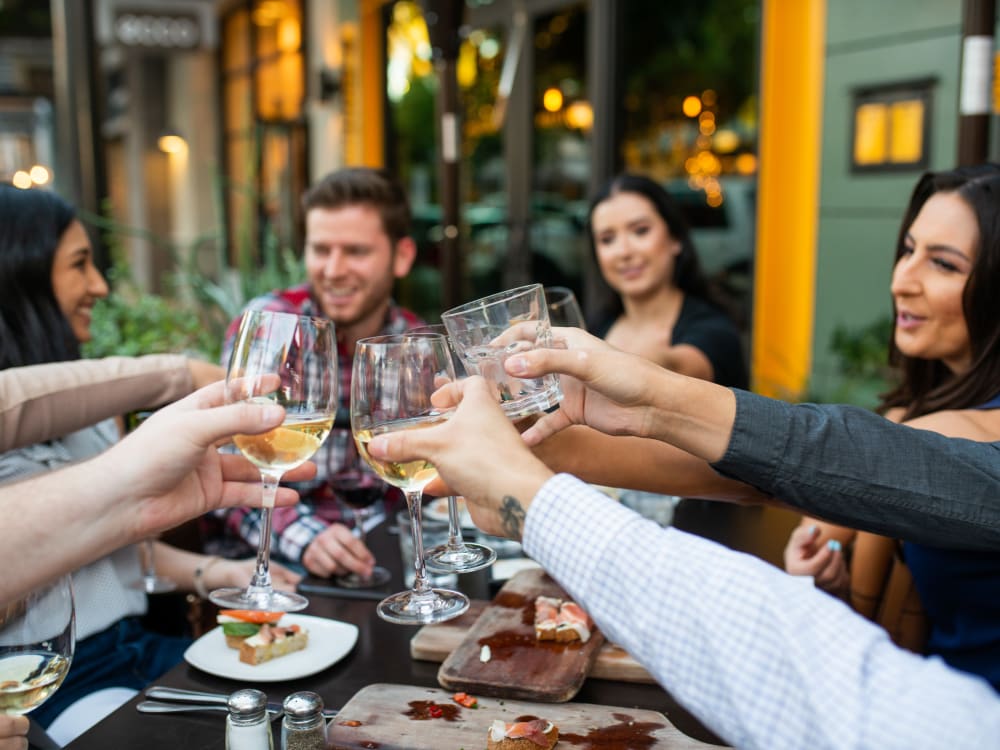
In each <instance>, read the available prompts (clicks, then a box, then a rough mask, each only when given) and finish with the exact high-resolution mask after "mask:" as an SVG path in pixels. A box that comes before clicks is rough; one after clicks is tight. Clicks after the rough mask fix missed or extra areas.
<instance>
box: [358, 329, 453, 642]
mask: <svg viewBox="0 0 1000 750" xmlns="http://www.w3.org/2000/svg"><path fill="white" fill-rule="evenodd" d="M454 379H455V368H454V365H453V364H452V360H451V352H450V350H449V349H448V340H447V339H446V338H445V337H444V336H441V335H439V334H435V333H414V334H398V335H391V336H375V337H373V338H367V339H361V340H360V341H358V344H357V349H356V350H355V353H354V372H353V373H352V382H351V429H352V430H353V432H354V439H355V440H356V441H357V444H358V450H359V452H360V453H361V456H362V458H364V459H365V461H367V462H368V465H369V466H371V467H372V468H373V469H374V470H375V471H376V472H377V473H378V475H379V476H380V477H382V478H383V479H384V480H385V481H387V482H388V483H389V484H392V485H394V486H396V487H399V488H400V489H401V490H403V493H404V494H405V495H406V506H407V509H408V510H409V514H410V533H411V534H412V535H413V552H414V555H413V556H414V560H413V568H414V580H413V588H412V589H411V590H409V591H402V592H400V593H398V594H393V595H392V596H390V597H388V598H386V599H383V600H382V601H381V602H380V603H379V605H378V614H379V616H380V617H382V619H384V620H388V621H389V622H396V623H401V624H407V625H409V624H412V625H417V624H421V625H423V624H427V623H435V622H444V621H445V620H450V619H452V618H453V617H458V616H459V615H460V614H462V613H463V612H465V610H467V609H468V608H469V598H468V597H467V596H465V595H464V594H461V593H459V592H457V591H447V590H445V589H435V588H431V585H430V582H429V581H428V580H427V573H426V569H425V567H424V545H423V538H422V536H421V533H420V530H421V512H422V510H421V507H420V500H421V496H422V495H423V491H424V487H425V486H427V484H428V483H429V482H430V481H431V480H432V479H434V478H435V477H436V476H437V469H435V468H434V465H433V464H431V463H430V462H428V461H425V460H423V459H419V460H416V461H405V462H396V461H380V460H378V459H375V458H373V457H372V456H371V454H369V453H368V443H369V442H371V440H372V439H373V438H375V437H377V436H378V435H383V434H385V433H387V432H395V431H397V430H415V429H419V428H422V427H431V426H433V425H436V424H440V423H441V421H442V420H444V419H447V417H448V414H447V413H443V412H442V411H441V410H440V409H438V408H436V407H435V406H434V405H433V404H432V403H431V396H432V394H433V393H434V392H435V391H436V390H437V389H438V388H439V387H440V386H441V385H443V384H445V383H447V382H448V381H450V380H454Z"/></svg>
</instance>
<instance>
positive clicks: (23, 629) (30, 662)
mask: <svg viewBox="0 0 1000 750" xmlns="http://www.w3.org/2000/svg"><path fill="white" fill-rule="evenodd" d="M75 645H76V618H75V610H74V607H73V585H72V582H71V579H70V577H69V576H68V575H65V576H63V577H61V578H58V579H56V580H55V581H54V582H52V583H50V584H48V585H46V586H41V587H39V588H37V589H35V590H34V591H32V592H31V593H30V594H28V595H27V596H25V597H24V598H23V599H18V600H17V601H15V602H12V603H10V604H8V605H6V606H3V607H0V713H4V714H8V715H20V714H26V713H28V712H29V711H31V710H32V709H35V708H38V706H40V705H42V703H44V702H45V701H46V700H48V698H49V696H51V695H52V694H53V693H54V692H55V691H56V690H58V689H59V686H60V685H62V682H63V680H64V679H65V678H66V674H67V673H68V672H69V666H70V663H71V662H72V660H73V649H74V647H75Z"/></svg>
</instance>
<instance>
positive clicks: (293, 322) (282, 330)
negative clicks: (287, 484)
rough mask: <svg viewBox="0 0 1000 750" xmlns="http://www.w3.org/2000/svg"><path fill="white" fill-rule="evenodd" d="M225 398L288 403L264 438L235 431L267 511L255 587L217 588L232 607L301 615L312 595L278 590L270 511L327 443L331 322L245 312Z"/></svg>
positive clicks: (333, 374) (331, 403)
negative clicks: (290, 476)
mask: <svg viewBox="0 0 1000 750" xmlns="http://www.w3.org/2000/svg"><path fill="white" fill-rule="evenodd" d="M226 401H227V403H235V402H238V401H249V402H251V403H276V404H279V405H281V406H283V407H284V408H285V421H284V423H283V424H282V425H281V426H280V427H276V428H275V429H273V430H270V431H269V432H265V433H262V434H260V435H236V436H235V437H234V438H233V442H234V443H235V444H236V447H237V448H239V449H240V452H241V453H242V454H243V455H244V456H246V457H247V458H248V459H249V460H250V461H251V462H252V463H253V464H254V465H255V466H256V467H257V468H258V469H260V477H261V485H262V488H263V503H262V504H263V508H262V510H261V519H260V542H259V543H258V546H257V565H256V568H255V570H254V574H253V578H252V579H251V580H250V585H249V586H248V587H247V588H245V589H241V588H224V589H216V590H215V591H213V592H212V593H211V594H210V595H209V598H210V599H211V600H212V602H214V603H215V604H217V605H219V606H220V607H223V608H226V609H260V610H268V611H272V612H295V611H298V610H300V609H304V608H305V607H306V605H307V604H308V603H309V600H308V599H306V598H305V597H304V596H302V595H300V594H295V593H291V592H286V591H276V590H275V589H274V587H273V586H272V584H271V574H270V572H269V568H270V557H271V510H272V509H273V508H274V498H275V495H276V493H277V491H278V482H279V481H280V480H281V477H282V475H283V474H284V473H285V472H286V471H289V470H291V469H294V468H295V467H296V466H299V465H301V464H302V463H304V462H305V461H307V460H308V459H309V457H310V456H312V455H313V454H314V453H315V452H316V450H317V449H318V448H319V447H320V446H321V445H322V444H323V441H324V440H325V439H326V436H327V435H329V434H330V430H331V429H332V428H333V418H334V415H335V414H336V411H337V342H336V337H335V336H334V330H333V323H331V322H330V321H328V320H322V319H319V318H310V317H307V316H304V315H292V314H290V313H279V312H269V311H262V310H252V311H248V312H246V313H245V314H244V316H243V320H242V321H241V323H240V329H239V332H238V333H237V335H236V341H235V344H234V346H233V354H232V358H231V359H230V362H229V370H228V371H227V373H226Z"/></svg>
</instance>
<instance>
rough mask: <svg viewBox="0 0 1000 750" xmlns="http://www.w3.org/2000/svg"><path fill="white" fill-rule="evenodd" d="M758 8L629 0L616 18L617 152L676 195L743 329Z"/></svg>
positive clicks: (752, 208) (739, 2)
mask: <svg viewBox="0 0 1000 750" xmlns="http://www.w3.org/2000/svg"><path fill="white" fill-rule="evenodd" d="M759 12H760V2H759V0H698V2H673V3H670V4H669V5H667V4H665V3H663V2H662V0H630V2H628V3H623V14H624V17H623V19H622V30H623V38H622V41H621V50H622V52H621V55H622V81H623V96H624V99H623V107H622V110H623V113H624V114H623V123H622V131H623V139H622V144H621V155H622V162H623V164H624V167H625V169H626V170H628V171H632V172H637V173H640V174H645V175H648V176H650V177H653V178H655V179H657V180H659V181H661V182H662V183H663V184H664V185H666V186H667V188H668V189H669V190H670V192H671V193H672V194H673V195H674V196H675V197H676V198H677V199H678V200H679V201H680V202H681V205H682V207H683V209H684V212H685V215H686V217H687V219H688V223H689V224H690V225H691V227H692V230H693V236H694V241H695V245H696V246H697V248H698V254H699V258H700V260H701V262H702V266H703V268H704V270H705V271H706V273H707V274H708V276H709V278H710V281H711V282H712V284H713V286H714V288H715V291H716V296H717V297H719V299H720V301H721V302H723V303H724V304H725V305H726V306H727V308H728V309H729V312H730V313H731V314H732V315H733V317H735V318H736V319H737V323H739V324H740V325H741V326H743V327H744V329H745V328H746V326H747V325H748V324H749V318H750V292H751V288H752V268H753V248H754V232H755V215H756V172H757V127H758V122H757V70H758V65H757V61H758V47H759V24H758V18H759Z"/></svg>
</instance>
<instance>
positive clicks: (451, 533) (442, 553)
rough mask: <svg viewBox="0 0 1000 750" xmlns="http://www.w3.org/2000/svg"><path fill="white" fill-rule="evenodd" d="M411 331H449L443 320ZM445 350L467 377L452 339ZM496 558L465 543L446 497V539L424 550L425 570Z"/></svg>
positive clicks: (475, 565) (481, 564)
mask: <svg viewBox="0 0 1000 750" xmlns="http://www.w3.org/2000/svg"><path fill="white" fill-rule="evenodd" d="M410 333H437V334H439V335H441V336H447V335H448V331H447V329H446V328H445V327H444V324H442V323H436V324H434V325H426V326H420V327H419V328H414V329H412V330H411V331H410ZM448 350H449V351H450V352H451V355H452V364H454V366H455V376H456V377H459V378H464V377H465V376H466V372H465V366H464V365H463V364H462V358H461V357H459V356H458V353H457V352H456V351H455V350H454V348H453V347H452V346H451V342H449V346H448ZM496 559H497V553H496V552H494V551H493V550H492V549H491V548H490V547H487V546H486V545H485V544H477V543H476V542H466V541H465V539H464V538H463V537H462V524H461V523H460V521H459V518H458V502H457V500H456V498H455V496H454V495H450V496H449V497H448V541H447V542H446V543H445V544H439V545H438V546H437V547H432V548H431V549H429V550H427V552H426V554H425V555H424V562H426V563H427V567H428V569H430V570H432V571H434V572H435V573H473V572H475V571H477V570H482V569H483V568H485V567H487V566H489V565H492V564H493V563H494V562H495V561H496Z"/></svg>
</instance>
